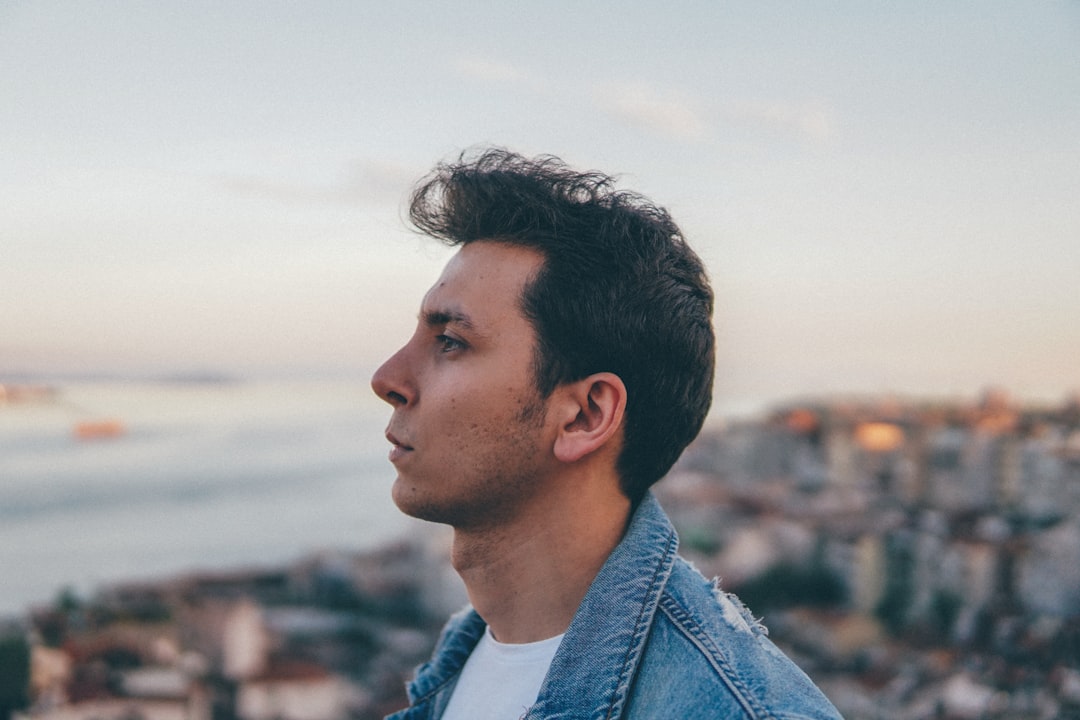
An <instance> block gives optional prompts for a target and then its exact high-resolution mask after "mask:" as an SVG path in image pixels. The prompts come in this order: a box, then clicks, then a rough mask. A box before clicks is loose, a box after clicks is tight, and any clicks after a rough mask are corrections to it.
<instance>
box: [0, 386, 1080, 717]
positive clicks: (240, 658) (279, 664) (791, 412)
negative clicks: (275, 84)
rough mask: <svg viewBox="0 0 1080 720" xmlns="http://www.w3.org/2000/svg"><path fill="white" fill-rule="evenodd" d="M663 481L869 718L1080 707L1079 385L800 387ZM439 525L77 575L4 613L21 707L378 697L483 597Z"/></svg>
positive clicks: (712, 436) (784, 639)
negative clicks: (349, 545) (243, 565)
mask: <svg viewBox="0 0 1080 720" xmlns="http://www.w3.org/2000/svg"><path fill="white" fill-rule="evenodd" d="M656 493H657V495H658V496H659V497H660V500H661V502H662V504H663V505H664V506H665V508H666V509H667V510H668V511H669V513H670V514H671V516H672V518H673V520H674V521H675V523H676V526H677V528H678V529H679V532H680V537H681V550H682V553H683V554H684V555H685V556H686V557H687V558H688V559H690V560H692V561H693V562H694V563H695V564H696V565H697V567H698V568H699V569H700V570H701V571H702V572H703V573H704V574H705V575H707V576H715V577H719V578H721V581H722V586H723V587H724V589H726V590H728V591H731V592H735V593H737V594H738V595H739V596H740V597H741V598H742V599H743V601H744V602H745V603H746V604H747V605H748V607H749V608H750V610H751V612H753V613H754V614H755V615H756V616H759V617H761V618H762V619H763V622H764V624H765V625H766V626H767V627H768V629H769V632H770V636H771V637H772V638H773V640H774V641H776V642H777V643H778V644H779V645H781V647H783V648H784V650H785V651H786V652H788V653H790V654H791V655H792V657H794V658H795V659H796V661H797V662H798V663H799V665H800V666H801V667H803V668H804V669H805V670H806V671H807V673H808V674H809V675H810V676H811V677H812V678H813V679H814V680H815V681H816V682H817V683H818V684H819V685H820V686H821V687H822V689H823V690H824V691H825V693H826V694H827V695H828V696H829V697H830V699H832V700H833V702H834V703H835V704H836V705H837V707H838V708H839V709H840V711H841V712H842V713H843V715H844V717H846V718H849V720H879V719H880V720H884V719H886V718H887V719H889V720H893V719H897V720H905V719H911V720H916V719H922V718H952V719H955V720H966V719H967V718H1010V719H1020V720H1026V719H1031V720H1036V719H1038V720H1043V719H1050V718H1080V397H1074V398H1070V399H1068V400H1066V401H1065V402H1063V403H1061V404H1059V405H1057V406H1053V407H1038V408H1035V407H1026V406H1024V407H1021V406H1018V405H1016V404H1014V403H1013V402H1012V401H1010V399H1009V398H1008V396H1007V395H1005V394H1004V393H1002V392H999V391H988V392H986V393H984V395H983V396H982V397H980V398H979V399H977V400H976V401H974V402H964V401H948V402H945V401H939V402H928V401H907V400H901V399H880V398H872V399H865V398H853V399H845V400H837V399H830V400H824V401H808V402H799V403H791V404H788V405H786V406H784V407H779V408H776V409H774V410H773V411H772V412H771V413H770V414H769V415H768V417H766V418H764V419H758V420H753V421H744V422H733V423H729V424H727V425H726V426H724V427H722V428H720V429H718V430H713V431H710V432H708V433H706V434H704V435H703V436H702V437H701V438H699V440H698V441H697V442H696V443H695V444H694V445H693V446H692V447H691V448H690V449H689V450H688V451H687V453H686V454H685V455H684V457H683V458H682V460H680V462H679V463H678V464H677V465H676V467H675V468H674V469H673V471H672V472H671V473H670V475H669V477H667V478H666V479H665V480H663V481H662V482H661V483H660V484H659V485H658V486H657V488H656ZM421 535H422V536H418V537H413V538H410V539H408V540H403V541H401V542H400V543H397V544H394V545H391V546H387V547H384V548H381V549H378V550H376V551H371V552H363V553H353V552H339V553H322V554H318V555H315V556H311V557H309V558H306V559H304V560H303V561H300V562H297V563H295V564H293V565H291V566H289V567H284V568H255V569H239V570H236V571H233V572H227V573H202V574H196V575H188V576H183V577H176V578H172V579H169V580H164V581H157V582H152V583H150V582H148V583H142V584H124V585H116V586H113V587H110V588H106V589H104V590H102V591H101V592H99V593H98V594H96V595H95V596H94V597H91V598H82V597H78V596H76V595H75V594H74V593H72V592H70V591H69V592H61V593H60V594H59V596H58V597H57V598H56V599H55V600H54V601H53V602H52V603H51V604H49V605H48V606H43V607H38V608H34V609H32V610H31V611H29V612H28V613H27V615H26V616H25V617H21V618H14V619H10V620H8V621H5V622H4V623H3V625H2V627H0V669H2V670H0V716H3V715H5V714H8V715H10V716H11V717H13V718H18V719H19V720H84V719H85V720H91V719H92V718H93V719H97V720H112V719H114V718H115V719H117V720H121V719H123V720H128V719H131V718H145V719H146V720H159V719H160V720H174V719H175V720H233V719H236V720H339V719H344V718H350V719H355V720H366V719H367V718H380V717H382V716H383V715H385V714H386V713H388V712H391V711H393V710H396V709H398V708H400V707H402V706H403V705H404V704H405V701H406V700H405V695H404V682H405V681H406V679H407V678H408V677H409V675H410V674H411V672H412V669H413V668H414V667H415V666H416V665H417V664H418V663H420V662H423V661H424V660H425V659H426V657H427V655H428V654H429V653H430V650H431V647H432V645H433V643H434V641H435V638H436V636H437V633H438V630H439V628H440V626H441V624H442V622H443V621H444V620H445V618H446V616H447V615H448V614H449V613H451V612H453V611H454V610H456V609H458V608H460V607H461V606H462V605H463V604H464V602H465V596H464V591H463V588H462V587H461V585H460V583H459V581H458V580H457V578H456V576H455V575H454V573H453V571H452V570H451V569H450V568H449V565H448V562H447V553H448V540H449V536H448V535H447V534H446V532H445V531H444V529H441V528H436V527H427V526H425V530H424V531H423V532H422V533H421Z"/></svg>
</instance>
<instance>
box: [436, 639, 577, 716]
mask: <svg viewBox="0 0 1080 720" xmlns="http://www.w3.org/2000/svg"><path fill="white" fill-rule="evenodd" d="M562 638H563V636H562V635H557V636H555V637H553V638H548V639H547V640H541V641H539V642H533V643H524V644H521V645H510V644H507V643H501V642H499V641H498V640H496V639H495V638H494V637H493V636H492V635H491V629H490V628H489V629H486V630H485V631H484V636H483V637H482V638H480V642H478V643H477V644H476V647H475V648H473V651H472V654H471V655H469V659H468V660H466V661H465V667H463V668H462V669H461V677H459V678H458V682H457V685H456V686H455V687H454V694H453V695H452V696H451V697H450V703H449V704H448V705H447V706H446V712H445V713H443V720H518V719H519V718H520V717H521V716H522V715H524V714H525V713H526V712H527V711H528V709H529V707H531V706H532V704H533V703H535V702H536V696H537V695H539V694H540V686H541V685H542V684H543V683H544V677H545V676H546V675H547V671H548V668H549V667H551V659H552V658H553V657H555V651H556V650H558V649H559V643H560V642H562Z"/></svg>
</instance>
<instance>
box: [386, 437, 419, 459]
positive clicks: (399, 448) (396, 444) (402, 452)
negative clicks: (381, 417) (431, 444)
mask: <svg viewBox="0 0 1080 720" xmlns="http://www.w3.org/2000/svg"><path fill="white" fill-rule="evenodd" d="M386 439H387V440H389V441H390V444H391V445H393V447H392V448H390V462H392V463H393V462H397V461H398V460H400V459H402V458H403V457H405V456H406V454H408V453H410V452H412V449H413V448H412V446H411V445H407V444H405V443H403V442H402V441H401V440H399V439H398V438H397V437H396V436H395V435H394V434H393V433H392V432H390V431H389V430H387V431H386Z"/></svg>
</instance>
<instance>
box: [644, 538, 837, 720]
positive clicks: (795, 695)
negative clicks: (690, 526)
mask: <svg viewBox="0 0 1080 720" xmlns="http://www.w3.org/2000/svg"><path fill="white" fill-rule="evenodd" d="M656 708H665V710H664V713H665V716H666V717H680V718H686V719H687V720H699V719H700V720H704V719H705V718H728V717H732V718H754V719H757V718H785V719H790V720H794V719H795V718H829V719H835V718H839V717H840V715H839V713H837V711H836V709H835V708H833V706H832V704H831V703H829V701H828V700H827V699H826V698H825V696H824V695H823V694H822V693H821V691H820V690H818V688H817V687H816V686H815V685H814V684H813V682H812V681H811V680H810V679H809V678H808V677H807V676H806V674H805V673H804V672H803V671H802V670H800V669H799V668H798V667H797V666H796V665H795V663H793V662H792V661H791V660H790V659H789V658H788V657H787V656H786V655H784V654H783V653H782V652H781V651H780V649H779V648H777V647H776V645H774V644H773V643H772V641H770V640H769V638H768V637H767V631H766V630H765V628H764V626H762V625H761V623H759V622H758V621H757V620H755V619H754V618H753V616H752V615H751V614H750V613H749V611H748V610H747V609H746V608H745V607H744V606H743V604H742V602H741V601H739V599H738V598H736V597H735V596H734V595H730V594H728V593H725V592H724V591H722V590H721V589H720V588H719V586H718V585H717V584H716V583H713V582H710V581H708V580H706V579H705V578H704V577H702V575H701V573H699V572H698V571H697V570H695V569H694V568H693V567H691V566H690V565H689V564H688V563H686V561H684V560H682V559H681V558H680V559H679V560H677V561H676V563H675V566H674V568H673V570H672V573H671V577H670V579H669V580H668V583H667V586H666V587H665V590H664V592H663V594H662V595H661V597H660V601H659V604H658V606H657V611H656V616H655V618H654V620H653V625H652V628H651V630H650V633H649V639H648V642H647V644H646V646H645V651H644V654H643V656H642V661H641V665H640V666H639V668H638V673H637V677H636V678H635V681H634V687H633V691H632V692H631V701H630V704H629V707H628V714H627V717H628V718H647V717H653V716H655V715H654V713H655V710H656ZM648 709H651V710H648ZM670 713H674V714H670Z"/></svg>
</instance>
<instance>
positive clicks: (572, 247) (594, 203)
mask: <svg viewBox="0 0 1080 720" xmlns="http://www.w3.org/2000/svg"><path fill="white" fill-rule="evenodd" d="M409 218H410V219H411V221H412V223H413V224H414V225H415V227H416V228H417V229H418V230H420V231H422V232H424V233H426V234H428V235H431V236H432V237H435V238H438V239H440V240H442V241H444V242H445V243H447V244H448V245H451V246H457V245H464V244H468V243H470V242H475V241H483V240H488V241H499V242H505V243H510V244H514V245H521V246H526V247H529V248H534V249H536V250H538V251H539V252H540V253H541V254H542V255H543V257H544V260H545V262H544V265H543V267H542V269H541V270H540V272H539V273H538V274H537V276H536V277H535V278H534V280H533V281H532V282H531V283H530V284H529V286H528V287H527V288H525V289H524V291H523V294H522V298H521V304H522V310H523V312H524V314H525V316H526V317H527V318H528V319H529V320H530V322H531V323H532V324H533V327H534V329H535V331H536V335H537V348H536V357H535V361H534V373H535V378H536V384H537V388H538V389H539V391H540V393H541V396H542V397H548V396H550V394H551V392H552V391H553V390H554V389H555V388H556V387H558V386H559V385H560V384H562V383H566V382H574V381H577V380H580V379H582V378H584V377H587V376H588V375H591V374H593V373H596V372H612V373H614V374H616V375H618V376H619V378H620V379H622V381H623V383H624V384H625V385H626V390H627V402H626V414H625V418H624V443H623V449H622V452H621V455H620V456H619V459H618V465H617V471H618V473H619V478H620V482H621V484H622V490H623V492H624V493H625V494H626V495H627V496H628V497H629V498H630V499H631V500H633V501H635V502H636V501H637V500H639V499H640V498H641V497H642V495H644V493H645V492H646V490H648V488H649V487H650V486H651V485H652V484H653V483H654V482H656V481H657V480H659V479H660V478H661V477H662V476H663V475H664V474H665V473H667V471H668V470H669V469H670V468H671V466H672V465H673V464H674V463H675V460H677V459H678V457H679V455H680V454H681V453H682V451H683V449H685V448H686V446H687V445H688V444H689V443H690V441H691V440H693V439H694V438H695V437H696V436H697V434H698V432H699V431H700V430H701V426H702V423H703V422H704V420H705V415H706V413H707V412H708V410H709V405H710V403H711V401H712V383H713V366H714V358H715V349H714V344H715V340H714V336H713V329H712V311H713V293H712V289H711V288H710V286H709V280H708V278H707V277H706V274H705V269H704V267H703V265H702V262H701V260H700V259H699V258H698V256H697V255H696V254H695V253H694V251H693V250H691V249H690V247H689V246H688V245H687V244H686V241H685V240H684V239H683V236H682V233H681V232H680V231H679V228H678V227H677V226H676V225H675V223H674V221H673V220H672V219H671V216H670V215H669V214H668V212H667V211H666V210H664V209H663V208H660V207H657V206H656V205H655V204H653V203H652V202H651V201H649V200H648V199H647V198H645V197H643V196H641V195H638V194H636V193H632V192H627V191H624V190H617V189H616V188H615V180H614V179H613V178H611V177H609V176H608V175H604V174H602V173H598V172H577V171H574V170H572V169H570V168H569V167H567V166H566V164H564V163H563V162H562V161H561V160H559V159H558V158H556V157H553V156H540V157H536V158H526V157H523V156H521V155H518V154H515V153H512V152H509V151H507V150H504V149H501V148H495V149H488V150H484V151H481V152H479V153H478V154H475V156H473V157H470V154H469V153H463V154H462V155H461V156H460V157H459V158H458V159H457V161H456V162H448V163H441V164H439V165H438V166H436V167H435V169H434V170H433V171H432V172H431V173H430V174H429V175H428V176H427V177H425V178H423V179H422V180H421V181H420V183H419V184H418V186H417V187H416V189H415V190H414V191H413V194H412V198H411V203H410V206H409Z"/></svg>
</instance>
